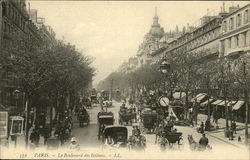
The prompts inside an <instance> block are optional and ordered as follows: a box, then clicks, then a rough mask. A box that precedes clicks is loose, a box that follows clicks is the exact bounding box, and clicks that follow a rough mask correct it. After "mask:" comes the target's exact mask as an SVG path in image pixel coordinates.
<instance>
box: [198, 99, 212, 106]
mask: <svg viewBox="0 0 250 160" xmlns="http://www.w3.org/2000/svg"><path fill="white" fill-rule="evenodd" d="M209 101H210V103H211V102H213V101H214V99H209ZM207 104H208V100H206V101H205V102H203V103H201V105H202V106H205V105H207Z"/></svg>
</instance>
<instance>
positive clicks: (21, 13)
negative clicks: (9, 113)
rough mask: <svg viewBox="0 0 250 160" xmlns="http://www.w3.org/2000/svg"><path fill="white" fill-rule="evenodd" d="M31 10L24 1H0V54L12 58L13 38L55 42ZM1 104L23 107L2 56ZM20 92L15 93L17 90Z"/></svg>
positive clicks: (10, 72) (15, 78) (0, 63)
mask: <svg viewBox="0 0 250 160" xmlns="http://www.w3.org/2000/svg"><path fill="white" fill-rule="evenodd" d="M30 13H31V12H30V9H27V8H26V1H25V0H1V1H0V16H1V17H0V51H1V52H0V57H1V58H3V57H5V58H6V57H10V58H11V57H12V56H13V53H11V51H10V50H9V48H13V46H12V45H13V42H14V43H17V42H16V40H18V39H20V40H22V41H23V40H29V41H32V42H34V41H36V42H38V43H36V44H39V42H41V41H47V42H48V43H49V44H53V43H55V42H56V40H55V33H54V31H53V30H52V28H51V27H49V26H45V25H44V24H41V26H42V27H41V28H38V25H37V24H36V21H37V12H34V13H33V16H30V15H31V14H30ZM0 68H1V71H0V104H2V105H4V106H7V107H10V108H11V107H19V106H20V107H19V108H23V107H24V98H23V97H24V94H23V93H22V92H21V91H20V87H19V86H20V85H19V83H20V82H19V80H18V79H17V77H16V76H15V75H14V73H13V72H12V71H10V70H9V69H8V67H7V65H6V64H4V59H3V60H1V61H0ZM17 91H18V92H20V93H19V94H18V95H16V93H17Z"/></svg>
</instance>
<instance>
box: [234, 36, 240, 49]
mask: <svg viewBox="0 0 250 160" xmlns="http://www.w3.org/2000/svg"><path fill="white" fill-rule="evenodd" d="M235 45H236V47H237V46H239V35H236V36H235Z"/></svg>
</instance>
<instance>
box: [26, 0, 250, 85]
mask: <svg viewBox="0 0 250 160" xmlns="http://www.w3.org/2000/svg"><path fill="white" fill-rule="evenodd" d="M27 2H28V3H30V8H31V9H37V10H38V17H44V18H45V24H46V25H50V26H51V27H52V28H53V30H54V31H55V33H56V37H57V38H58V39H60V40H62V39H63V40H64V41H65V42H70V43H71V44H73V45H75V46H76V48H78V49H79V50H80V51H82V52H83V53H84V54H86V55H88V56H91V57H93V58H94V62H93V64H92V65H93V67H95V68H96V76H95V77H94V83H93V84H94V86H95V85H96V84H97V83H98V82H99V81H100V80H102V79H104V78H105V77H107V76H108V75H109V74H110V73H111V72H113V71H116V70H117V69H118V67H119V66H120V65H121V64H122V63H123V62H124V61H126V60H127V59H128V58H129V57H133V56H135V55H136V53H137V50H138V47H139V45H140V44H141V43H142V41H143V38H144V35H145V34H146V33H148V32H149V30H150V27H151V24H152V23H153V16H154V15H155V7H157V15H158V17H159V23H160V25H161V26H162V27H163V28H164V30H165V31H169V30H174V29H175V27H176V25H178V26H179V29H182V27H183V26H186V25H187V24H188V23H189V25H192V24H193V25H197V24H198V22H199V19H200V18H201V17H202V16H204V15H207V14H209V15H214V14H215V15H216V14H218V13H219V12H220V8H221V6H222V3H223V2H222V1H183V2H182V1H177V2H173V1H158V2H155V1H154V2H153V1H141V2H140V1H117V2H115V1H72V0H71V1H48V0H46V1H38V0H27ZM247 3H249V2H247V1H237V2H236V1H234V2H230V1H226V2H225V8H226V11H228V7H229V6H231V5H237V4H239V5H240V7H242V6H244V5H246V4H247ZM208 9H209V10H208Z"/></svg>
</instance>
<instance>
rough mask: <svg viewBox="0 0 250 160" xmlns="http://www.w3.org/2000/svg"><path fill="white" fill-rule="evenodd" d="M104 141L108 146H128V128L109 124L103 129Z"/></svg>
mask: <svg viewBox="0 0 250 160" xmlns="http://www.w3.org/2000/svg"><path fill="white" fill-rule="evenodd" d="M102 142H103V143H104V144H105V145H106V146H110V147H115V148H121V147H127V142H128V129H127V127H125V126H118V125H108V126H106V127H105V129H104V130H103V136H102Z"/></svg>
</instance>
